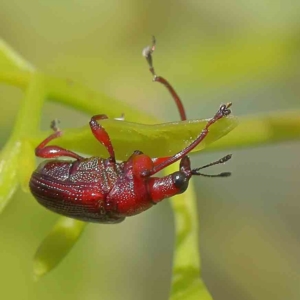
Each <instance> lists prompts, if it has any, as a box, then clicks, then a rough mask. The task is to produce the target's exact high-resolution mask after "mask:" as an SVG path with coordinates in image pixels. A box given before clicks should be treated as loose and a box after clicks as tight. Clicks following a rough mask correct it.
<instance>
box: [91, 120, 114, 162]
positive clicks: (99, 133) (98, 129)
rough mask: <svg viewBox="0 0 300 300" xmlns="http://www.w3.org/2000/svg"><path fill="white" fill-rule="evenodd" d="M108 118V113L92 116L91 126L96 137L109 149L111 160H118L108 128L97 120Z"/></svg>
mask: <svg viewBox="0 0 300 300" xmlns="http://www.w3.org/2000/svg"><path fill="white" fill-rule="evenodd" d="M104 119H108V117H107V115H96V116H93V117H92V118H91V121H90V127H91V130H92V132H93V134H94V136H95V138H96V139H97V140H98V141H99V142H100V143H101V144H102V145H103V146H104V147H105V148H106V149H107V151H108V153H109V156H110V157H109V159H110V161H111V162H113V163H115V162H116V157H115V151H114V148H113V145H112V143H111V141H110V137H109V135H108V133H107V132H106V130H105V129H104V128H103V127H102V126H101V125H100V124H99V123H98V122H97V120H104Z"/></svg>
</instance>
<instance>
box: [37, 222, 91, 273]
mask: <svg viewBox="0 0 300 300" xmlns="http://www.w3.org/2000/svg"><path fill="white" fill-rule="evenodd" d="M86 224H87V223H84V222H80V221H77V220H74V219H69V218H66V217H61V218H59V220H58V222H57V223H56V225H55V226H54V228H53V229H52V230H51V232H50V233H49V234H48V236H47V237H46V238H45V239H44V240H43V242H42V244H41V245H40V247H39V248H38V250H37V252H36V254H35V257H34V267H33V271H34V276H35V278H36V279H39V278H40V277H41V276H43V275H45V274H46V273H48V272H49V271H51V270H52V269H53V268H54V267H56V266H57V264H58V263H59V262H60V261H61V260H62V259H63V258H64V257H65V256H66V255H67V254H68V252H69V251H70V250H71V248H72V247H73V245H74V244H75V242H76V241H77V240H78V239H79V237H80V235H81V233H82V231H83V229H84V228H85V225H86Z"/></svg>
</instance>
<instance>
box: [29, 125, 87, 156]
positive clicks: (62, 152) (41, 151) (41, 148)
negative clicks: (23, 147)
mask: <svg viewBox="0 0 300 300" xmlns="http://www.w3.org/2000/svg"><path fill="white" fill-rule="evenodd" d="M61 134H62V132H61V131H59V130H56V131H55V132H54V133H52V134H51V135H50V136H48V137H47V138H46V139H45V140H43V141H42V142H41V143H40V144H39V145H38V146H37V147H36V148H35V155H36V156H38V157H43V158H55V157H60V156H67V157H72V158H75V159H77V160H78V159H83V157H82V156H80V155H78V154H76V153H74V152H72V151H69V150H66V149H64V148H61V147H59V146H46V145H47V144H48V143H49V142H50V141H52V140H54V139H56V138H58V137H60V136H61Z"/></svg>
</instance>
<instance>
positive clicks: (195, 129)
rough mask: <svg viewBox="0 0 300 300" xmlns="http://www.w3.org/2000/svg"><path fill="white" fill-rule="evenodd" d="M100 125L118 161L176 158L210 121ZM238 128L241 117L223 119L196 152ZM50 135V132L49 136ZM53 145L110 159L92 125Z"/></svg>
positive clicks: (65, 134)
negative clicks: (139, 155) (140, 155)
mask: <svg viewBox="0 0 300 300" xmlns="http://www.w3.org/2000/svg"><path fill="white" fill-rule="evenodd" d="M99 123H101V124H102V125H103V127H104V128H105V129H106V131H107V132H108V134H109V136H110V138H111V140H112V144H113V146H114V149H115V152H116V156H117V158H118V159H121V160H126V159H127V158H128V157H129V156H130V155H131V154H132V153H133V151H134V150H141V151H143V152H144V153H146V154H147V155H149V156H151V157H164V156H171V155H174V154H175V153H177V152H179V151H180V150H182V149H183V148H185V147H187V146H188V145H189V144H190V143H191V142H192V141H193V140H194V139H195V138H196V137H197V135H199V134H200V133H201V131H202V129H203V128H204V126H205V125H206V123H207V120H189V121H184V122H172V123H161V124H156V125H145V124H138V123H131V122H126V121H117V120H113V119H107V120H103V121H100V122H99ZM236 125H237V118H235V117H233V116H229V117H227V118H223V119H221V120H219V121H218V122H216V123H215V124H214V125H212V126H211V129H210V132H209V134H208V135H207V137H206V138H205V139H204V140H203V141H202V142H201V143H200V144H199V145H198V147H196V149H194V151H199V150H201V149H203V148H204V147H206V146H207V145H208V144H210V143H212V142H214V141H216V140H218V139H219V138H221V137H222V136H224V135H226V134H227V133H228V132H230V131H231V130H232V129H233V128H234V127H235V126H236ZM49 134H50V132H49V133H48V134H47V135H49ZM47 135H45V134H44V135H43V136H39V137H36V138H35V139H33V140H31V142H32V144H33V145H37V144H39V143H40V142H41V141H42V140H43V139H44V138H45V137H46V136H47ZM51 143H52V144H56V145H59V146H62V147H64V148H67V149H70V150H72V151H77V152H81V153H85V154H87V155H91V156H103V157H107V151H106V149H105V148H104V147H103V146H102V145H101V144H100V143H99V142H98V141H97V140H96V139H95V137H94V135H93V134H92V132H91V130H90V127H89V126H88V125H87V126H85V127H83V128H79V129H68V130H63V136H62V137H60V138H58V139H56V140H54V141H52V142H51ZM157 145H159V147H157Z"/></svg>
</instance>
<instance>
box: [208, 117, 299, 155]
mask: <svg viewBox="0 0 300 300" xmlns="http://www.w3.org/2000/svg"><path fill="white" fill-rule="evenodd" d="M299 139H300V111H285V112H271V113H268V114H264V115H261V116H257V115H255V116H246V117H241V118H239V126H237V128H236V129H235V130H234V131H231V132H229V133H228V135H226V136H225V137H224V138H222V139H220V140H218V141H216V142H215V143H213V144H211V145H209V146H208V147H207V148H205V149H204V151H212V150H224V149H237V148H245V147H251V146H252V147H254V146H260V145H266V144H268V145H269V144H272V143H279V142H285V141H295V140H298V141H299Z"/></svg>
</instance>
